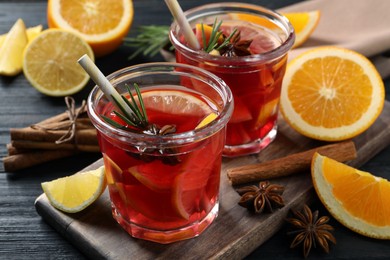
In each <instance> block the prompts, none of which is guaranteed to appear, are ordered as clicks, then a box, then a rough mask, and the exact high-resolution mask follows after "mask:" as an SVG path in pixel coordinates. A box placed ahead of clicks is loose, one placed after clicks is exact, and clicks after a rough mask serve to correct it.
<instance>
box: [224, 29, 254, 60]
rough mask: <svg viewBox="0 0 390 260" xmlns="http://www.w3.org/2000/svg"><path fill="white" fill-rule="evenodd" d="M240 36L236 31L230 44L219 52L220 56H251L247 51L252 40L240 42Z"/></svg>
mask: <svg viewBox="0 0 390 260" xmlns="http://www.w3.org/2000/svg"><path fill="white" fill-rule="evenodd" d="M240 34H241V33H240V31H237V33H236V34H234V36H233V37H232V38H231V40H230V43H228V44H226V46H224V47H223V48H221V49H220V50H219V53H220V55H221V56H224V57H235V56H247V55H251V54H252V53H251V51H250V50H249V46H250V45H251V43H252V40H241V35H240Z"/></svg>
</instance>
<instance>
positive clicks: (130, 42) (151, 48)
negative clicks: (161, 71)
mask: <svg viewBox="0 0 390 260" xmlns="http://www.w3.org/2000/svg"><path fill="white" fill-rule="evenodd" d="M138 32H139V34H138V35H137V36H136V37H135V38H132V37H128V38H124V39H123V43H124V45H125V46H129V47H135V48H136V51H135V52H134V53H133V54H132V55H131V56H130V57H129V59H133V58H134V57H136V56H137V55H139V54H142V55H144V56H149V57H153V56H155V55H156V54H157V53H158V52H159V51H160V50H161V49H162V48H164V47H165V46H167V45H169V44H170V42H169V37H168V34H169V26H167V25H146V26H140V27H139V28H138ZM171 48H173V47H172V46H171Z"/></svg>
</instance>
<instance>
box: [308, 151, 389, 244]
mask: <svg viewBox="0 0 390 260" xmlns="http://www.w3.org/2000/svg"><path fill="white" fill-rule="evenodd" d="M311 174H312V179H313V184H314V188H315V190H316V192H317V194H318V196H319V198H320V199H321V201H322V203H323V204H324V206H325V207H326V208H327V209H328V210H329V212H330V213H331V214H332V215H333V217H334V218H335V219H337V220H338V221H339V222H341V223H342V224H343V225H345V226H346V227H348V228H349V229H351V230H353V231H355V232H357V233H359V234H362V235H364V236H368V237H373V238H380V239H390V182H389V181H388V180H386V179H383V178H381V177H377V176H374V175H372V174H370V173H368V172H363V171H360V170H358V169H355V168H352V167H350V166H348V165H345V164H343V163H340V162H337V161H335V160H333V159H330V158H328V157H325V156H321V155H319V154H318V153H316V154H315V155H314V157H313V161H312V165H311Z"/></svg>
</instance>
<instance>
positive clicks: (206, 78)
mask: <svg viewBox="0 0 390 260" xmlns="http://www.w3.org/2000/svg"><path fill="white" fill-rule="evenodd" d="M108 79H109V80H110V81H111V82H112V84H113V85H114V86H115V88H116V89H117V90H118V92H120V93H124V94H123V96H124V97H126V98H127V99H128V100H131V97H130V96H129V93H126V92H125V91H124V90H123V87H124V84H128V85H132V84H134V83H136V84H138V85H139V86H140V92H141V95H142V100H143V104H144V107H145V110H146V114H147V117H148V121H149V122H150V125H149V126H148V127H147V128H145V129H141V130H139V129H136V128H134V127H133V126H132V125H130V124H128V123H127V122H126V121H124V120H123V119H122V118H121V117H119V116H118V115H117V113H115V112H113V111H116V110H117V108H116V107H115V106H114V104H113V103H111V102H109V101H108V100H107V99H106V98H105V97H104V96H103V95H102V93H101V92H100V90H99V89H98V88H95V89H94V90H93V91H92V93H91V95H90V97H89V100H88V112H89V115H90V118H91V120H92V122H93V123H94V125H95V127H96V128H97V130H98V138H99V145H100V148H101V151H102V154H103V159H104V165H105V170H106V178H107V183H108V188H109V193H110V198H111V202H112V212H113V216H114V218H115V219H116V220H117V222H118V223H119V224H120V225H121V226H122V227H123V228H124V229H125V230H126V231H127V232H128V233H129V234H131V235H132V236H133V237H136V238H142V239H146V240H151V241H155V242H158V243H171V242H174V241H178V240H183V239H188V238H192V237H195V236H197V235H199V234H200V233H201V232H202V231H203V230H204V229H205V228H206V227H207V226H209V225H210V224H211V223H212V221H213V220H214V218H215V217H216V216H217V214H218V193H219V182H220V170H221V158H222V149H223V146H224V142H225V126H226V123H227V121H228V120H229V118H230V116H231V113H232V109H233V108H232V106H231V102H232V96H231V92H230V90H229V89H228V88H227V87H226V85H224V83H223V81H221V80H220V79H218V78H217V77H215V76H214V75H212V74H210V73H208V72H206V71H202V70H199V69H197V68H193V67H190V66H186V65H178V64H173V63H153V64H145V65H139V66H135V67H130V68H127V69H123V70H121V71H118V72H116V73H114V74H112V75H110V76H108ZM186 82H190V83H191V84H189V85H188V84H187V83H186ZM205 82H207V83H205ZM187 85H188V86H187ZM133 96H134V99H135V100H136V101H137V102H139V101H138V97H137V95H136V94H133ZM210 115H212V118H211V117H210ZM105 118H109V119H111V120H113V121H114V122H116V123H117V124H118V127H114V126H113V125H110V124H108V122H107V121H106V120H105Z"/></svg>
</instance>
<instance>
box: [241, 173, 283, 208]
mask: <svg viewBox="0 0 390 260" xmlns="http://www.w3.org/2000/svg"><path fill="white" fill-rule="evenodd" d="M237 192H238V193H239V194H240V195H241V199H240V201H239V202H238V204H239V205H240V206H242V207H244V208H247V209H249V210H252V211H254V212H255V213H262V212H273V211H274V209H275V208H281V207H283V206H284V201H283V198H282V194H283V192H284V187H283V186H282V185H277V184H271V183H269V182H268V181H262V182H260V183H259V185H258V186H256V185H250V186H245V187H242V188H239V189H237Z"/></svg>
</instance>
